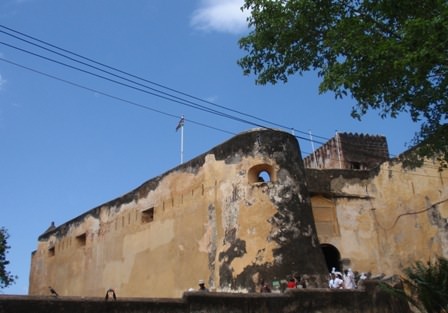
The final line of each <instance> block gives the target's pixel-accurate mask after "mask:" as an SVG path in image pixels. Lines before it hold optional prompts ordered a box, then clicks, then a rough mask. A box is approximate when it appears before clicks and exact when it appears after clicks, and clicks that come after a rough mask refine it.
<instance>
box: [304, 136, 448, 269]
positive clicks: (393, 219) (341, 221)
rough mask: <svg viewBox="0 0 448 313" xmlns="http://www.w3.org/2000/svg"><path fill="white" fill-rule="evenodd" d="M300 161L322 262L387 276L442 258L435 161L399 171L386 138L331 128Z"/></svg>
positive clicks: (443, 226) (443, 218) (445, 248)
mask: <svg viewBox="0 0 448 313" xmlns="http://www.w3.org/2000/svg"><path fill="white" fill-rule="evenodd" d="M316 160H317V165H318V166H316ZM304 164H305V166H306V176H307V182H308V185H307V187H308V191H309V192H310V196H311V203H312V208H313V216H314V218H315V222H316V228H317V233H318V236H319V242H320V244H321V246H322V250H323V252H324V255H325V258H326V261H327V265H328V266H329V267H333V266H334V267H336V268H338V269H341V270H342V269H346V268H353V269H354V270H357V271H360V272H371V273H372V274H373V275H382V274H384V275H392V274H400V273H401V272H402V270H403V268H406V267H409V266H411V265H413V264H414V262H415V261H423V262H426V261H431V260H434V259H435V258H436V257H438V256H443V257H445V258H447V257H448V174H447V172H446V171H442V172H440V171H439V164H438V163H437V162H435V161H433V160H426V162H425V163H424V165H423V166H421V167H419V168H415V169H404V168H403V167H402V164H401V163H400V161H399V159H389V158H388V149H387V142H386V138H385V137H383V136H370V135H359V134H347V133H338V134H337V135H336V136H335V137H334V138H332V139H330V140H329V141H328V142H327V143H326V144H324V145H323V146H321V147H320V148H319V149H318V150H316V151H315V153H314V154H313V155H310V156H308V157H306V158H304Z"/></svg>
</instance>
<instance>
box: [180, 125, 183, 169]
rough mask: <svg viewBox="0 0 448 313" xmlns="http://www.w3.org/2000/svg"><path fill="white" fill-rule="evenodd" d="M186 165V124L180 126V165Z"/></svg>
mask: <svg viewBox="0 0 448 313" xmlns="http://www.w3.org/2000/svg"><path fill="white" fill-rule="evenodd" d="M182 163H184V123H182V125H181V126H180V164H182Z"/></svg>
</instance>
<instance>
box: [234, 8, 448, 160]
mask: <svg viewBox="0 0 448 313" xmlns="http://www.w3.org/2000/svg"><path fill="white" fill-rule="evenodd" d="M242 9H243V10H249V11H250V13H251V15H250V17H249V18H248V23H249V26H250V27H251V32H250V33H249V35H247V36H245V37H243V38H241V39H240V41H239V44H240V47H241V48H242V49H243V50H245V51H246V55H245V56H244V57H242V58H241V59H240V60H239V61H238V64H239V65H240V66H241V67H242V69H243V72H244V74H246V75H248V74H251V73H252V74H254V75H256V83H257V84H267V83H271V84H275V83H277V82H279V81H281V82H287V80H288V76H290V75H293V74H302V73H304V72H306V71H311V70H314V71H316V72H317V73H318V75H319V77H321V83H320V86H319V91H320V92H321V93H322V92H328V91H330V92H334V94H335V96H336V98H341V97H345V96H351V97H353V98H354V99H355V100H356V105H355V106H354V107H353V108H352V116H353V117H354V118H357V119H361V117H362V116H363V115H364V114H366V113H367V111H368V110H370V109H374V110H378V111H379V114H380V116H381V117H382V118H385V117H392V118H393V117H396V116H397V115H398V114H400V113H404V112H407V113H409V114H410V118H411V119H412V120H413V121H414V122H419V123H421V128H420V131H419V132H418V133H417V134H415V137H414V138H413V140H412V143H413V145H415V146H419V148H417V149H415V151H417V152H418V154H417V155H418V156H419V157H418V158H417V159H418V160H419V161H422V157H423V156H427V157H438V158H439V159H440V160H441V161H442V165H445V167H446V161H447V160H448V145H447V142H448V127H447V124H446V122H447V112H448V103H447V97H448V77H447V73H448V1H446V0H420V1H396V0H368V1H363V0H353V1H350V0H339V1H337V0H336V1H331V0H245V4H244V5H243V7H242ZM422 142H424V143H425V144H424V145H421V143H422ZM443 162H445V163H443Z"/></svg>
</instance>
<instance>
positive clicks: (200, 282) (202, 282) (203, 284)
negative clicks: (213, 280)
mask: <svg viewBox="0 0 448 313" xmlns="http://www.w3.org/2000/svg"><path fill="white" fill-rule="evenodd" d="M198 284H199V289H198V290H199V291H204V292H208V289H207V288H206V287H205V283H204V281H203V280H202V279H200V280H199V283H198Z"/></svg>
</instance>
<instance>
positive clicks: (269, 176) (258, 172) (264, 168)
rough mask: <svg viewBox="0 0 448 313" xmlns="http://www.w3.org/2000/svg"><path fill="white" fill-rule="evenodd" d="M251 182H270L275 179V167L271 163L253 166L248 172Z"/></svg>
mask: <svg viewBox="0 0 448 313" xmlns="http://www.w3.org/2000/svg"><path fill="white" fill-rule="evenodd" d="M248 178H249V183H250V184H255V183H268V182H273V181H275V176H274V169H273V167H272V166H271V165H269V164H259V165H255V166H253V167H252V168H251V169H250V170H249V172H248Z"/></svg>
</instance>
